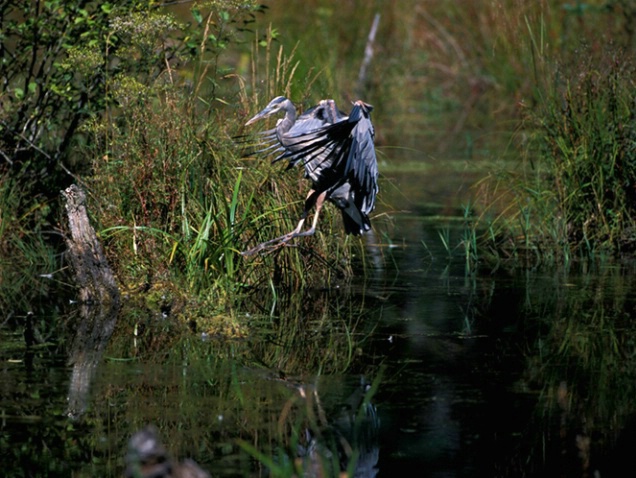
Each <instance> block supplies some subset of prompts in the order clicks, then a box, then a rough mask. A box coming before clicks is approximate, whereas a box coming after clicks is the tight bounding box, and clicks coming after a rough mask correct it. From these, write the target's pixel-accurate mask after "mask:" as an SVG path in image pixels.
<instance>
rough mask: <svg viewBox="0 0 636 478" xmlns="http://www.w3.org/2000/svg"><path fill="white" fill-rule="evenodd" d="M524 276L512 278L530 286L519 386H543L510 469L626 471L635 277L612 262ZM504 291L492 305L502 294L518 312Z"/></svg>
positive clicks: (635, 343) (634, 357) (523, 307)
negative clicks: (624, 449) (524, 359)
mask: <svg viewBox="0 0 636 478" xmlns="http://www.w3.org/2000/svg"><path fill="white" fill-rule="evenodd" d="M513 282H514V281H513ZM523 282H524V283H523V284H522V286H521V287H516V286H518V285H519V284H514V283H513V284H511V285H512V288H517V290H522V291H523V292H524V295H523V297H521V299H522V300H521V301H520V302H519V303H520V309H519V311H518V312H519V313H520V314H519V317H524V319H523V321H518V322H517V323H516V327H518V333H519V337H520V338H521V337H523V339H521V340H523V341H524V342H525V347H524V348H525V350H526V354H527V362H526V368H525V373H524V376H523V378H522V380H521V382H520V384H519V386H520V388H521V389H524V390H527V391H531V392H538V397H539V401H538V402H537V408H536V413H535V415H534V418H533V420H532V421H531V423H530V424H529V426H528V429H527V430H526V432H525V433H524V434H523V439H522V440H521V442H520V450H518V453H516V454H515V456H516V457H517V458H516V459H514V460H512V462H510V461H509V462H508V463H506V464H505V468H506V470H505V471H506V472H510V471H511V470H510V469H509V468H510V467H512V468H516V470H515V473H517V472H520V471H521V470H523V471H524V472H525V473H528V472H531V471H533V472H537V471H539V470H544V471H545V470H553V471H554V470H558V469H564V470H579V472H580V476H586V475H588V474H589V475H593V474H595V473H600V474H601V476H603V475H604V474H607V473H609V474H611V473H613V472H615V471H616V470H618V469H620V466H621V464H620V461H619V462H617V461H616V460H617V458H619V457H621V458H622V460H626V459H628V456H629V454H625V453H623V454H619V453H617V451H616V450H618V449H619V447H621V446H622V445H621V443H623V441H624V440H625V437H627V436H633V435H634V433H635V431H634V430H635V427H634V425H635V423H634V421H635V417H636V404H635V403H634V400H633V397H634V395H635V394H636V381H635V380H634V378H635V377H636V323H635V322H634V320H633V319H634V312H635V306H636V300H635V299H636V294H634V290H636V289H635V286H636V275H634V274H633V272H632V271H631V268H624V267H608V268H599V269H594V270H593V271H584V272H582V273H578V272H577V273H574V272H569V273H561V274H555V275H554V276H546V275H540V274H528V275H526V276H525V279H524V281H523ZM505 295H507V294H506V293H505V292H504V293H503V294H502V295H501V296H498V295H497V294H495V295H494V296H493V297H491V298H490V300H489V308H490V309H493V310H497V309H499V307H500V306H501V305H502V304H503V303H498V302H499V301H500V300H503V302H507V304H506V306H505V308H506V309H507V310H508V313H511V314H515V311H514V310H511V309H510V307H511V305H510V304H511V302H510V301H509V300H510V297H509V296H508V297H505V298H504V297H503V296H505ZM529 456H531V457H532V459H528V457H529ZM517 460H518V461H517ZM630 465H631V464H630ZM530 466H532V467H533V468H536V469H534V470H528V467H530ZM575 475H576V473H575ZM575 475H573V476H575Z"/></svg>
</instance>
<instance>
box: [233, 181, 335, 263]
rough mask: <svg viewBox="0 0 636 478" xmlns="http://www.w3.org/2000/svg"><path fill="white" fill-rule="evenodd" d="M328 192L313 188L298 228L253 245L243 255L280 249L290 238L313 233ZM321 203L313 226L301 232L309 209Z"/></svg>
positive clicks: (306, 201) (306, 200)
mask: <svg viewBox="0 0 636 478" xmlns="http://www.w3.org/2000/svg"><path fill="white" fill-rule="evenodd" d="M326 194H327V193H326V192H322V193H320V194H318V192H317V191H316V190H315V189H311V190H310V191H309V193H308V194H307V199H305V209H304V211H303V214H302V216H301V218H300V221H298V224H297V225H296V228H295V229H294V230H293V231H291V232H288V233H287V234H284V235H282V236H280V237H277V238H275V239H271V240H269V241H266V242H263V243H261V244H259V245H257V246H255V247H253V248H252V249H249V250H247V251H244V252H242V253H241V255H243V256H252V255H254V254H256V253H257V252H261V251H262V250H270V251H273V250H275V249H278V248H279V247H282V246H284V245H286V244H287V243H288V242H289V241H290V240H292V239H293V238H294V237H300V236H310V235H312V234H313V233H314V232H315V230H316V223H317V222H318V212H320V208H322V204H323V203H324V201H325V199H324V198H325V196H326ZM318 202H319V203H320V206H319V207H317V209H316V216H314V220H313V223H312V226H311V229H309V230H308V231H306V232H300V231H301V230H302V228H303V225H304V224H305V220H306V219H307V214H308V213H309V211H310V210H311V208H312V207H313V206H314V204H317V203H318Z"/></svg>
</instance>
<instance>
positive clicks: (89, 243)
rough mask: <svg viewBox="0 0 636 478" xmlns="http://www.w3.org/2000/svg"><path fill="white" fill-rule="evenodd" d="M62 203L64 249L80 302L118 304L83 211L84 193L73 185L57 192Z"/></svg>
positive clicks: (103, 261) (86, 215)
mask: <svg viewBox="0 0 636 478" xmlns="http://www.w3.org/2000/svg"><path fill="white" fill-rule="evenodd" d="M61 193H62V196H63V197H64V199H65V201H66V215H67V216H68V225H69V234H67V235H66V236H65V240H66V246H67V247H68V253H69V256H70V258H71V264H72V265H73V269H74V270H75V277H76V279H77V284H78V285H79V288H80V293H79V299H80V301H82V302H84V303H91V302H99V303H111V304H118V303H119V289H118V288H117V283H116V282H115V277H114V276H113V272H112V271H111V269H110V266H109V265H108V261H107V260H106V256H105V255H104V251H103V249H102V245H101V244H100V242H99V240H98V239H97V235H96V234H95V229H93V227H92V226H91V224H90V222H89V220H88V214H87V212H86V194H85V193H84V191H83V190H82V189H81V188H80V187H79V186H77V185H75V184H73V185H72V186H70V187H68V188H66V189H65V190H64V191H61Z"/></svg>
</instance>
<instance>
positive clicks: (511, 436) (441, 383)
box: [0, 165, 636, 477]
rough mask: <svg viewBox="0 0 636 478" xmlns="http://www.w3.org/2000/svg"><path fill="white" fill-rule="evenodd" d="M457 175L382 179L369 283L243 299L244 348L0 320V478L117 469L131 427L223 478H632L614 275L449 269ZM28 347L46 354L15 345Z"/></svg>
mask: <svg viewBox="0 0 636 478" xmlns="http://www.w3.org/2000/svg"><path fill="white" fill-rule="evenodd" d="M451 166H452V165H451ZM455 170H456V168H455ZM440 177H446V180H445V183H444V186H443V187H441V186H440V185H439V183H440V180H439V178H440ZM472 180H473V178H472V175H465V176H463V175H461V174H459V175H458V174H450V173H448V174H446V175H444V171H443V170H434V169H433V170H428V171H427V172H425V173H419V174H413V173H410V174H401V173H397V172H396V173H394V174H393V173H390V172H389V173H386V174H385V177H384V179H383V181H384V184H383V191H386V193H385V194H386V195H385V196H384V205H383V206H381V207H380V210H379V216H378V218H377V219H376V223H377V224H378V226H377V227H376V230H377V237H376V240H375V241H373V240H370V241H369V242H370V243H375V242H377V243H381V246H380V247H370V248H369V254H371V255H373V254H375V255H376V256H377V257H376V260H377V266H376V267H375V268H370V269H369V270H368V278H367V279H365V280H362V279H360V280H354V281H353V283H351V284H340V285H339V287H337V288H333V289H329V290H312V291H301V292H300V293H298V294H296V295H293V296H289V297H286V296H284V295H280V296H278V297H276V299H273V298H272V295H271V294H269V293H264V294H263V295H262V296H261V297H260V298H259V297H254V305H253V308H252V309H250V310H246V311H245V312H244V313H242V316H241V317H240V318H239V319H240V320H241V321H242V322H243V323H244V324H247V325H248V326H249V327H250V330H251V333H250V334H248V335H247V337H245V338H242V339H236V340H220V339H216V338H207V339H206V340H202V338H201V337H200V335H199V334H198V333H196V334H195V333H185V334H183V331H182V329H181V328H179V327H178V326H176V325H175V324H171V321H170V317H169V316H168V317H167V318H166V317H162V316H161V315H157V314H156V313H155V312H153V311H151V310H131V309H129V308H125V309H124V312H123V313H122V314H120V316H119V317H117V320H116V322H115V320H114V317H110V316H109V315H108V314H109V312H108V310H105V311H95V310H88V311H87V310H81V309H78V308H77V306H74V305H69V304H66V305H64V306H62V307H58V308H57V309H49V308H47V301H46V300H45V301H41V302H39V303H38V305H37V307H36V308H35V309H34V314H33V316H32V317H31V316H29V317H26V316H24V317H21V318H16V317H13V318H11V320H10V321H7V322H5V325H4V326H3V327H2V329H0V333H1V334H2V343H3V344H4V346H3V349H2V350H1V352H0V357H1V360H2V361H1V364H2V368H1V370H0V373H1V374H2V379H1V382H0V383H1V385H0V414H1V416H0V418H1V421H0V452H1V453H0V456H1V457H2V458H0V460H1V462H2V467H3V473H2V476H121V474H122V472H123V469H124V466H125V464H124V457H125V455H126V443H127V441H128V439H129V438H130V436H131V435H132V434H133V433H134V432H135V431H137V430H139V429H140V428H142V427H144V426H145V425H146V424H149V423H152V424H154V425H156V426H157V427H158V429H159V434H160V435H161V437H162V439H163V441H164V443H165V445H166V448H167V449H168V450H169V451H170V452H171V453H172V455H173V456H174V457H175V459H183V458H186V457H190V458H193V459H194V460H196V461H197V462H198V463H199V464H200V465H201V466H202V467H203V468H204V469H206V470H208V471H209V472H210V473H211V474H212V476H222V477H234V476H237V477H239V476H291V475H292V470H293V469H294V467H296V468H297V469H302V470H304V471H303V472H302V474H304V475H305V476H321V475H319V474H318V472H316V471H315V470H316V469H321V470H323V471H324V470H330V471H327V472H326V475H323V476H337V474H336V472H335V471H334V469H336V468H339V467H343V468H344V467H346V466H350V467H351V468H350V470H352V469H353V468H355V469H357V474H356V475H355V476H364V477H367V476H379V477H391V476H444V477H462V476H617V473H618V472H617V470H619V469H621V467H622V466H626V467H628V468H631V469H633V464H632V463H631V460H630V450H631V449H632V447H633V443H634V441H633V438H634V430H635V429H634V423H635V422H634V416H635V415H634V409H635V403H636V402H634V399H633V397H634V396H636V395H635V393H636V390H634V388H635V385H634V383H635V382H634V378H635V371H636V367H635V366H634V365H635V360H636V353H635V352H636V340H635V334H634V325H633V316H634V290H635V289H634V283H633V282H634V279H633V277H634V275H633V274H632V268H631V266H629V265H622V266H612V267H610V266H606V267H601V266H589V270H583V271H576V270H574V269H572V270H534V271H507V270H505V268H504V267H500V268H499V269H498V270H482V271H480V272H479V273H475V272H474V271H468V272H467V270H466V267H465V261H464V258H463V255H462V254H461V248H456V249H454V250H452V251H451V252H450V253H449V252H448V250H447V249H446V247H445V246H444V245H443V243H444V240H443V238H446V240H447V241H448V242H449V244H452V245H457V244H459V243H460V241H461V238H462V234H464V232H465V231H464V230H463V226H462V220H461V216H462V208H461V203H462V201H463V199H462V195H463V194H464V192H465V191H467V186H468V185H469V184H470V182H471V181H472ZM426 184H436V185H437V186H436V187H437V188H439V189H440V190H441V191H444V192H443V193H441V194H438V195H434V194H431V189H429V188H425V187H423V186H424V185H426ZM405 191H410V192H409V194H408V195H406V194H404V192H405ZM413 191H421V194H419V195H418V194H416V193H414V192H413ZM446 191H452V192H453V194H448V193H447V192H446ZM389 204H390V205H391V211H392V214H391V220H390V221H386V220H384V219H382V218H383V217H385V216H383V215H382V212H383V209H384V210H388V209H389V207H388V205H389ZM49 300H50V303H51V304H52V303H53V302H55V301H54V300H52V299H49ZM259 300H261V301H262V302H259ZM47 311H48V312H47ZM95 317H98V319H95ZM18 319H19V320H18ZM78 320H79V322H78ZM29 321H30V322H29ZM9 323H14V324H15V323H21V324H27V323H30V326H29V327H26V328H25V327H23V326H20V327H17V328H16V327H9V325H8V324H9ZM51 323H57V324H60V325H59V326H58V328H57V329H53V330H51V329H49V328H48V327H49V325H47V324H51ZM76 323H80V324H84V325H83V326H80V327H77V326H72V324H76ZM176 334H182V335H180V336H179V338H178V339H176V340H173V341H171V342H169V341H168V340H167V339H166V338H167V337H174V336H175V335H176ZM30 335H34V336H36V338H38V337H39V339H40V340H35V341H34V342H35V343H36V344H37V343H40V342H44V343H43V344H41V345H32V346H31V347H26V346H25V336H26V337H27V340H29V339H28V338H29V337H30ZM31 340H32V339H31ZM167 343H170V347H167V345H166V344H167ZM349 445H350V446H351V449H347V446H349ZM347 451H348V452H349V453H348V455H347ZM259 452H261V453H263V455H262V456H260V458H259V459H257V458H255V456H258V455H257V454H258V453H259ZM339 453H340V455H339ZM339 456H341V457H342V460H340V459H338V457H339ZM347 457H348V458H347ZM351 457H353V458H351ZM268 460H272V461H271V462H269V461H268ZM351 462H353V463H354V464H351ZM312 470H314V471H312ZM594 473H597V475H594ZM621 476H624V475H621Z"/></svg>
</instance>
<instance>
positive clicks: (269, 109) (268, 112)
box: [245, 107, 278, 126]
mask: <svg viewBox="0 0 636 478" xmlns="http://www.w3.org/2000/svg"><path fill="white" fill-rule="evenodd" d="M276 111H278V109H277V108H272V107H267V108H265V109H264V110H263V111H261V112H260V113H258V114H257V115H256V116H254V117H253V118H252V119H250V120H249V121H248V122H247V123H245V126H249V125H251V124H252V123H255V122H256V121H258V120H259V119H262V118H267V117H268V116H269V115H271V114H273V113H276Z"/></svg>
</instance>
